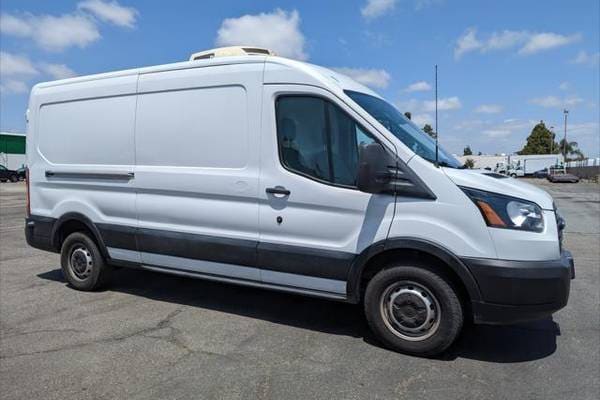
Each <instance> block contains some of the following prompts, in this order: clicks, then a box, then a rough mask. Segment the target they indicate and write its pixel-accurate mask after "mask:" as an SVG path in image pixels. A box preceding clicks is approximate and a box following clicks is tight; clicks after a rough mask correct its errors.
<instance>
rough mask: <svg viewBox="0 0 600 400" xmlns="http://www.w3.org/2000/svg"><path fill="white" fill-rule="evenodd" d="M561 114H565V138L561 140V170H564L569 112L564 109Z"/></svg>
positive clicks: (565, 165)
mask: <svg viewBox="0 0 600 400" xmlns="http://www.w3.org/2000/svg"><path fill="white" fill-rule="evenodd" d="M563 114H565V137H564V139H563V166H564V167H563V168H564V169H565V170H566V168H567V116H568V115H569V110H567V109H566V108H565V109H564V110H563Z"/></svg>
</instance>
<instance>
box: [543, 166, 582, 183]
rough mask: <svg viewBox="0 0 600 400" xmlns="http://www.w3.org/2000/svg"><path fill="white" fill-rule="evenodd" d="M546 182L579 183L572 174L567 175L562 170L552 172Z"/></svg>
mask: <svg viewBox="0 0 600 400" xmlns="http://www.w3.org/2000/svg"><path fill="white" fill-rule="evenodd" d="M548 180H549V181H550V182H555V183H561V182H567V183H577V182H579V177H578V176H576V175H573V174H568V173H566V172H564V171H563V170H558V169H557V170H553V171H551V173H550V174H548Z"/></svg>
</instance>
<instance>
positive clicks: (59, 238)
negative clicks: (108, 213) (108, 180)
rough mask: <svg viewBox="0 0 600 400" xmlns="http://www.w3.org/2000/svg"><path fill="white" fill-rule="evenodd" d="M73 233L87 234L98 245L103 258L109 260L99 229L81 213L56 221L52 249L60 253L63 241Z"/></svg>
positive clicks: (71, 214) (65, 216)
mask: <svg viewBox="0 0 600 400" xmlns="http://www.w3.org/2000/svg"><path fill="white" fill-rule="evenodd" d="M73 232H83V233H85V234H87V235H88V236H89V237H90V239H91V240H93V241H94V242H95V243H96V244H97V245H98V248H99V250H100V252H101V253H102V256H103V257H104V258H105V259H108V252H107V250H106V246H105V245H104V241H103V240H102V236H101V235H100V232H99V231H98V228H96V226H95V224H94V223H93V222H92V221H91V220H90V219H89V218H88V217H86V216H85V215H83V214H80V213H74V212H73V213H66V214H64V215H62V216H61V217H60V218H58V219H57V220H56V222H55V224H54V227H53V229H52V236H51V237H52V247H54V248H55V249H57V250H58V251H60V249H61V246H62V243H63V241H64V240H65V239H66V238H67V237H68V236H69V235H70V234H71V233H73Z"/></svg>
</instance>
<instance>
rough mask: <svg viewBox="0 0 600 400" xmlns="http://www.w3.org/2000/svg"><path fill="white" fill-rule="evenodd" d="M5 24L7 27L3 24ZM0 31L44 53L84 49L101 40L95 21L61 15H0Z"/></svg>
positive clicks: (81, 16) (78, 16)
mask: <svg viewBox="0 0 600 400" xmlns="http://www.w3.org/2000/svg"><path fill="white" fill-rule="evenodd" d="M5 21H8V23H6V24H5ZM0 27H1V28H0V31H1V32H2V33H4V34H6V35H12V36H18V37H23V38H29V39H31V40H33V41H34V42H35V43H36V44H37V45H38V46H39V47H41V48H42V49H44V50H47V51H62V50H64V49H66V48H68V47H71V46H78V47H81V48H83V47H86V46H87V45H89V44H90V43H92V42H94V41H96V40H98V39H100V32H98V28H97V26H96V24H95V23H94V21H92V20H91V19H90V18H88V17H86V16H84V15H75V14H64V15H61V16H58V17H55V16H53V15H29V14H27V15H25V16H23V17H17V16H14V15H10V14H2V16H1V17H0Z"/></svg>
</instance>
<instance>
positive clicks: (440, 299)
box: [364, 266, 464, 356]
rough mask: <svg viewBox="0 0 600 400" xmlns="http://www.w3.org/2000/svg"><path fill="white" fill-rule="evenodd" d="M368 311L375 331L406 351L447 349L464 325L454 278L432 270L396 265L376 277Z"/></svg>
mask: <svg viewBox="0 0 600 400" xmlns="http://www.w3.org/2000/svg"><path fill="white" fill-rule="evenodd" d="M364 306H365V314H366V318H367V321H368V322H369V325H370V327H371V329H372V330H373V332H374V333H375V334H376V335H377V336H378V337H379V339H380V340H381V341H382V342H383V343H384V344H385V345H387V346H388V347H390V348H391V349H393V350H397V351H400V352H403V353H408V354H415V355H421V356H434V355H437V354H439V353H441V352H443V351H444V350H446V349H447V348H448V347H449V346H450V345H451V344H452V343H453V342H454V341H455V340H456V338H457V337H458V335H459V333H460V330H461V329H462V325H463V319H464V316H463V309H462V305H461V302H460V299H459V297H458V295H457V293H456V291H455V290H454V288H453V287H452V285H451V284H450V282H449V281H448V280H447V279H445V278H443V277H442V276H441V275H439V274H437V273H436V272H434V271H433V270H431V269H428V268H423V267H417V266H393V267H391V268H387V269H384V270H382V271H381V272H379V273H378V274H377V275H375V276H374V277H373V279H371V281H370V282H369V284H368V286H367V290H366V293H365V302H364Z"/></svg>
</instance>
